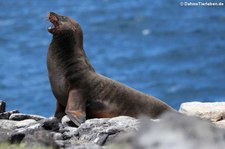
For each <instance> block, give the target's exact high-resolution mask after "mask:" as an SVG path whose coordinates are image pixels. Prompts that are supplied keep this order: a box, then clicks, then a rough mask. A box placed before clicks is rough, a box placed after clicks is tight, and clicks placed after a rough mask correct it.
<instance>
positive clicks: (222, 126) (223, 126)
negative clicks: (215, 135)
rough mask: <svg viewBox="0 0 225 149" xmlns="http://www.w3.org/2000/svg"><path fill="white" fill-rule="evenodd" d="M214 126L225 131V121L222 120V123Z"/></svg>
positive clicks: (219, 122)
mask: <svg viewBox="0 0 225 149" xmlns="http://www.w3.org/2000/svg"><path fill="white" fill-rule="evenodd" d="M213 124H215V126H217V127H219V128H223V129H225V120H221V121H218V122H213Z"/></svg>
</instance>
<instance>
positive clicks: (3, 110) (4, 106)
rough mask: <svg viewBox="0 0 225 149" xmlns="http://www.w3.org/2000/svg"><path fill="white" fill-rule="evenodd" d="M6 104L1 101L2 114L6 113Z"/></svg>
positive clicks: (0, 109) (0, 110) (0, 111)
mask: <svg viewBox="0 0 225 149" xmlns="http://www.w3.org/2000/svg"><path fill="white" fill-rule="evenodd" d="M5 108H6V103H5V102H4V101H1V100H0V113H3V112H5Z"/></svg>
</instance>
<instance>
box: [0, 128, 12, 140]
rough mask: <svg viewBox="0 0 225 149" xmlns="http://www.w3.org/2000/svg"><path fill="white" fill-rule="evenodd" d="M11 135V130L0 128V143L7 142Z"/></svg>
mask: <svg viewBox="0 0 225 149" xmlns="http://www.w3.org/2000/svg"><path fill="white" fill-rule="evenodd" d="M11 133H12V130H9V129H3V128H0V143H3V142H6V141H8V140H9V137H10V135H11Z"/></svg>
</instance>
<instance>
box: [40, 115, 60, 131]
mask: <svg viewBox="0 0 225 149" xmlns="http://www.w3.org/2000/svg"><path fill="white" fill-rule="evenodd" d="M39 122H40V123H42V127H43V128H44V129H45V130H52V131H59V129H60V127H62V126H61V124H60V123H59V120H57V119H47V118H46V119H43V120H40V121H39Z"/></svg>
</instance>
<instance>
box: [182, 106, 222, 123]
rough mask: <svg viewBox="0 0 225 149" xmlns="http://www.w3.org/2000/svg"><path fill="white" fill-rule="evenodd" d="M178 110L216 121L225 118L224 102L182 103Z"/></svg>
mask: <svg viewBox="0 0 225 149" xmlns="http://www.w3.org/2000/svg"><path fill="white" fill-rule="evenodd" d="M179 112H181V113H183V114H186V115H190V116H198V117H200V118H202V119H207V120H209V121H212V122H216V121H219V120H223V119H224V118H225V102H211V103H210V102H206V103H202V102H187V103H182V104H181V106H180V110H179Z"/></svg>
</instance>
